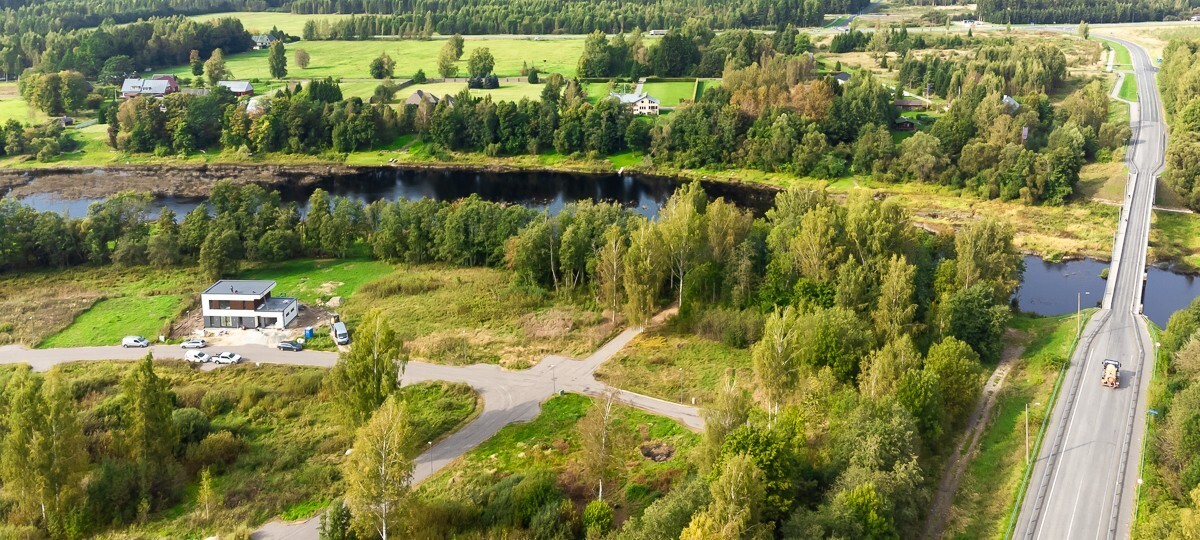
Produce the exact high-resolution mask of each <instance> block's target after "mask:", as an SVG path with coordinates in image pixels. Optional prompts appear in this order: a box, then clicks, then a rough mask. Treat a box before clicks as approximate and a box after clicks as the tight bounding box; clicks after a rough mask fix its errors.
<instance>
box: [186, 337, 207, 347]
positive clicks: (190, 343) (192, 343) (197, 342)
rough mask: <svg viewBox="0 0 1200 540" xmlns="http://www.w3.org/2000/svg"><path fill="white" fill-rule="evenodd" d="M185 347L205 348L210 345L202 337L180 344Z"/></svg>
mask: <svg viewBox="0 0 1200 540" xmlns="http://www.w3.org/2000/svg"><path fill="white" fill-rule="evenodd" d="M179 346H180V347H183V348H184V349H203V348H205V347H207V346H208V342H207V341H204V340H203V339H200V338H192V339H189V340H187V341H185V342H183V343H180V344H179Z"/></svg>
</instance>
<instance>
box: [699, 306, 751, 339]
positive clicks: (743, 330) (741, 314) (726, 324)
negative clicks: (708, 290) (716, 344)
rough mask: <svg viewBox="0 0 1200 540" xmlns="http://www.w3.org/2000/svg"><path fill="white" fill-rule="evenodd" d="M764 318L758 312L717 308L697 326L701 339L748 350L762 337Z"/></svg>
mask: <svg viewBox="0 0 1200 540" xmlns="http://www.w3.org/2000/svg"><path fill="white" fill-rule="evenodd" d="M762 329H763V317H762V314H761V313H759V312H758V311H756V310H745V311H738V310H734V309H725V308H715V309H710V310H707V311H705V312H704V314H703V315H701V316H700V320H699V321H698V322H697V323H696V325H695V332H696V334H697V335H699V336H700V337H703V338H706V339H711V340H713V341H720V342H722V343H724V344H726V345H729V346H730V347H739V348H746V347H749V346H750V345H751V344H753V343H754V342H756V341H758V339H759V338H760V337H762Z"/></svg>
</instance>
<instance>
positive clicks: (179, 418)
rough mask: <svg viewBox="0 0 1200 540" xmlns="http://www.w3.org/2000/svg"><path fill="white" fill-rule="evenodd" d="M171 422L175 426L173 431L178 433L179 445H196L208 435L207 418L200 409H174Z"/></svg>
mask: <svg viewBox="0 0 1200 540" xmlns="http://www.w3.org/2000/svg"><path fill="white" fill-rule="evenodd" d="M171 422H172V423H174V424H175V431H176V432H178V433H179V442H180V444H183V445H188V444H192V443H198V442H200V441H202V440H204V437H205V436H206V435H208V429H209V422H208V417H207V416H205V415H204V413H203V412H201V411H200V409H193V408H191V407H188V408H185V409H175V410H174V411H173V412H172V413H171Z"/></svg>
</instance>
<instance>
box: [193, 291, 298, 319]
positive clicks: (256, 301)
mask: <svg viewBox="0 0 1200 540" xmlns="http://www.w3.org/2000/svg"><path fill="white" fill-rule="evenodd" d="M274 288H275V282H274V281H269V280H253V279H223V280H221V281H218V282H216V283H214V284H213V285H212V286H211V287H209V288H208V290H206V291H204V292H203V293H201V294H200V310H201V316H202V317H204V327H205V328H286V327H287V325H288V324H289V323H291V322H292V320H293V319H295V318H296V314H297V313H298V312H299V310H300V304H299V302H297V301H296V299H295V298H287V297H282V296H271V290H272V289H274Z"/></svg>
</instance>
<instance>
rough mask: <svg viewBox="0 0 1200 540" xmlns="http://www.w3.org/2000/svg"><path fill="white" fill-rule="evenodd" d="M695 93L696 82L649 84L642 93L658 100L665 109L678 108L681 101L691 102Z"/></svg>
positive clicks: (643, 88)
mask: <svg viewBox="0 0 1200 540" xmlns="http://www.w3.org/2000/svg"><path fill="white" fill-rule="evenodd" d="M695 91H696V83H695V81H687V82H679V81H672V82H648V83H646V84H645V85H643V86H642V92H645V93H646V94H649V95H650V97H652V98H655V99H658V102H659V105H662V106H663V107H676V106H678V105H679V102H680V101H683V100H688V101H691V99H692V96H693V95H694V94H695Z"/></svg>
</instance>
